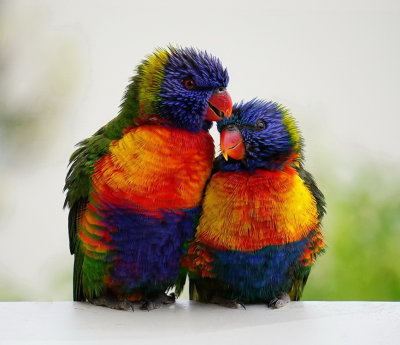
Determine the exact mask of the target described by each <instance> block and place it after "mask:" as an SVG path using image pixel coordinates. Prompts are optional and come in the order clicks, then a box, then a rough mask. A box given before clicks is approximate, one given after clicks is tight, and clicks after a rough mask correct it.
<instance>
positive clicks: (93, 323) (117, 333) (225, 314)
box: [0, 301, 400, 345]
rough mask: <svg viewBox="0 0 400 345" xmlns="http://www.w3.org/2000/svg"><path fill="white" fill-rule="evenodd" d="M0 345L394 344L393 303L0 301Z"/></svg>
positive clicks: (398, 319)
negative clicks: (231, 305) (137, 305)
mask: <svg viewBox="0 0 400 345" xmlns="http://www.w3.org/2000/svg"><path fill="white" fill-rule="evenodd" d="M0 320H1V322H0V344H18V343H29V344H35V343H37V344H46V343H48V344H60V343H61V344H62V343H69V342H74V344H76V343H85V344H91V343H93V344H108V343H109V344H129V343H137V344H176V345H178V344H184V343H187V344H225V343H229V344H246V343H251V344H258V343H260V344H273V345H277V344H294V343H295V344H296V345H299V344H307V345H311V344H335V345H339V344H340V345H343V344H352V345H357V344H362V345H368V344H373V345H377V344H385V345H389V344H399V342H400V303H398V302H292V303H290V304H289V305H288V306H286V307H285V308H282V309H279V310H270V309H267V308H266V307H265V306H262V305H258V306H248V307H247V309H246V310H243V309H241V310H231V309H226V308H222V307H218V306H214V305H204V304H199V303H195V302H188V301H179V302H177V303H176V304H175V305H172V306H166V307H164V308H162V309H159V310H154V311H151V312H146V311H141V310H137V311H135V312H131V311H129V312H128V311H117V310H110V309H107V308H102V307H95V306H92V305H89V304H85V303H74V302H53V303H52V302H6V303H0Z"/></svg>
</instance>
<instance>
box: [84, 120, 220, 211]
mask: <svg viewBox="0 0 400 345" xmlns="http://www.w3.org/2000/svg"><path fill="white" fill-rule="evenodd" d="M213 157H214V145H213V140H212V137H211V136H210V135H209V134H208V133H207V132H205V131H201V132H200V133H190V132H187V131H184V130H179V129H171V128H167V127H163V126H157V125H149V126H139V127H136V128H132V129H131V130H129V131H128V132H126V133H125V134H124V136H123V137H122V138H121V139H119V140H115V141H114V142H113V143H112V144H111V147H110V150H109V153H108V154H107V155H106V156H104V157H103V158H102V159H101V160H100V161H99V162H98V163H97V164H96V166H95V171H94V174H93V178H92V182H93V187H94V192H93V198H94V199H95V201H97V202H98V203H103V204H105V203H111V204H118V205H120V204H121V205H124V206H126V207H135V208H139V209H142V210H145V211H147V212H151V211H155V212H157V211H159V210H160V209H174V210H179V209H187V208H192V207H195V206H198V205H199V203H200V200H201V196H202V191H203V189H204V186H205V183H206V181H207V179H208V177H209V175H210V172H211V168H212V160H213Z"/></svg>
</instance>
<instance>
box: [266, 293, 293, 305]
mask: <svg viewBox="0 0 400 345" xmlns="http://www.w3.org/2000/svg"><path fill="white" fill-rule="evenodd" d="M289 302H290V296H289V295H288V294H287V293H286V292H285V293H283V294H282V295H280V296H279V297H276V298H274V299H272V300H271V301H269V302H268V303H267V305H268V308H271V309H279V308H282V307H283V306H285V305H286V304H288V303H289Z"/></svg>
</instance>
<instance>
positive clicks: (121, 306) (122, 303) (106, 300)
mask: <svg viewBox="0 0 400 345" xmlns="http://www.w3.org/2000/svg"><path fill="white" fill-rule="evenodd" d="M88 301H89V302H90V303H92V304H94V305H98V306H102V307H107V308H111V309H117V310H132V311H135V309H134V306H133V303H132V302H129V301H126V300H117V299H115V298H112V297H96V298H91V299H89V300H88Z"/></svg>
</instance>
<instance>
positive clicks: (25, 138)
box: [0, 0, 400, 301]
mask: <svg viewBox="0 0 400 345" xmlns="http://www.w3.org/2000/svg"><path fill="white" fill-rule="evenodd" d="M208 5H211V3H210V4H208ZM212 6H213V11H212V13H210V12H209V11H208V10H207V8H208V6H207V5H206V4H204V6H203V7H201V8H197V7H196V8H195V7H191V5H188V4H187V2H183V1H172V2H168V4H167V3H166V2H157V1H155V2H152V3H151V4H142V3H141V4H134V3H133V2H130V1H122V0H120V1H115V2H113V4H110V3H108V2H103V1H96V2H93V1H89V0H86V1H71V2H68V3H65V2H62V1H50V0H48V1H45V0H43V1H20V0H17V1H1V2H0V147H1V151H0V243H1V246H2V250H1V251H0V262H1V263H2V264H1V265H0V300H2V301H12V300H70V299H71V298H72V291H71V290H72V272H71V271H72V257H71V256H70V255H69V251H68V236H67V212H66V211H63V210H62V204H63V198H64V196H63V194H62V187H63V183H64V178H65V174H66V165H67V161H68V158H69V155H70V153H71V152H72V151H73V145H74V144H75V143H76V142H78V141H80V140H81V139H83V138H85V137H87V136H89V135H91V134H92V133H93V132H95V130H97V129H98V128H99V127H100V126H101V125H103V124H104V123H105V122H107V121H108V120H110V119H111V118H112V117H113V116H115V114H116V113H117V111H118V104H119V101H120V98H121V96H122V93H123V90H124V88H125V86H126V84H127V82H128V79H129V78H130V76H131V73H132V71H133V68H134V67H135V66H136V65H137V64H138V63H139V61H140V60H141V59H142V57H143V56H144V55H146V54H149V53H151V51H152V50H153V49H154V48H155V47H157V46H165V45H167V44H168V43H179V44H181V45H183V46H185V45H193V46H198V47H200V48H203V49H207V50H209V51H210V52H212V53H214V54H215V55H217V56H219V57H220V58H221V60H222V61H223V63H224V64H225V66H227V67H228V68H229V72H230V78H231V84H230V87H229V89H230V91H231V94H232V96H233V98H234V99H236V100H239V99H242V98H243V99H247V100H248V99H251V98H253V97H254V96H259V97H264V98H268V99H271V100H274V101H278V102H281V103H283V104H285V105H286V106H287V107H288V108H290V109H291V111H292V113H293V114H294V116H295V117H296V118H297V120H298V122H299V125H300V128H301V129H302V130H303V134H304V137H305V141H306V150H305V153H306V158H307V161H306V166H307V168H308V169H309V170H310V171H311V172H312V173H313V175H314V176H315V179H316V181H317V182H318V185H319V186H320V188H321V190H322V191H323V192H324V193H325V195H326V199H327V204H328V207H327V209H328V215H327V216H326V218H325V220H324V232H325V235H326V240H327V241H326V242H327V246H328V248H327V251H326V254H325V255H323V256H321V257H320V258H319V260H318V262H317V264H316V266H315V268H314V269H313V272H312V274H311V276H310V279H309V282H308V284H307V286H306V289H305V293H304V296H303V297H304V299H306V300H400V265H399V259H400V255H399V249H400V179H399V176H400V164H399V158H400V154H399V152H398V147H399V141H400V140H399V138H398V137H399V136H398V128H399V125H400V116H399V115H400V114H399V110H398V105H397V98H398V94H399V91H400V84H399V83H400V66H399V64H398V61H400V48H399V43H398V42H400V39H399V37H398V36H399V32H400V20H399V19H400V9H399V4H398V3H397V2H395V1H381V2H379V3H378V2H373V1H367V2H365V1H363V2H359V1H350V2H349V1H346V2H345V1H336V2H335V3H334V4H330V5H327V4H325V5H321V4H320V3H319V2H315V1H305V2H302V4H301V6H300V5H298V4H297V2H295V1H288V2H282V3H277V2H275V1H250V2H246V4H242V3H238V4H233V3H231V2H226V3H225V2H223V1H222V2H220V3H218V4H214V3H213V4H212ZM194 10H195V11H196V13H197V16H198V17H199V18H200V17H202V16H203V17H207V19H203V21H202V25H200V24H198V25H197V24H196V25H195V27H191V28H190V30H182V24H184V25H186V24H187V21H186V19H187V18H190V17H191V14H192V13H193V11H194ZM245 13H246V16H245V15H244V14H245ZM221 16H223V18H225V20H226V21H227V24H226V25H222V26H219V25H216V23H219V21H218V18H221ZM182 18H186V19H185V20H184V21H183V22H182ZM149 23H151V25H149ZM185 23H186V24H185ZM235 23H236V24H237V23H240V25H236V24H235ZM282 23H283V24H284V25H282ZM233 24H235V25H233ZM143 28H145V30H144V29H143ZM218 30H219V31H221V30H223V31H224V34H223V37H222V38H221V37H220V36H218V35H217V36H216V32H218ZM232 47H234V48H235V49H233V48H232ZM212 133H213V136H214V138H215V140H216V143H218V135H217V133H216V131H215V129H213V131H212ZM185 297H186V298H187V294H184V296H183V298H185Z"/></svg>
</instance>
